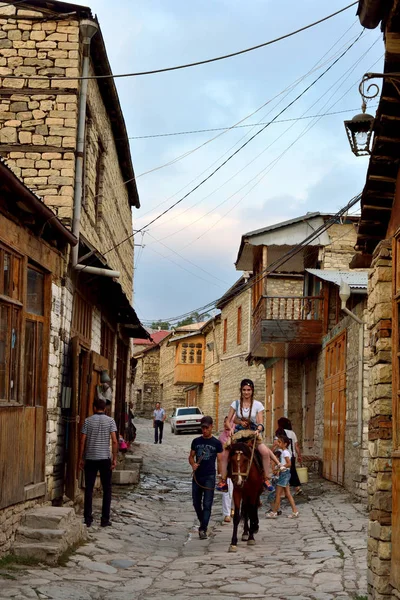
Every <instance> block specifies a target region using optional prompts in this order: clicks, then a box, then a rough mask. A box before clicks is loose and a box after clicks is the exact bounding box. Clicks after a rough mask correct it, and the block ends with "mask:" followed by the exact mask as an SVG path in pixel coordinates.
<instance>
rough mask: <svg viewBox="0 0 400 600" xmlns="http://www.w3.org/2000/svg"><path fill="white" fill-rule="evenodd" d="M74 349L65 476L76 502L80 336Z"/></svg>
mask: <svg viewBox="0 0 400 600" xmlns="http://www.w3.org/2000/svg"><path fill="white" fill-rule="evenodd" d="M71 347H72V392H71V412H70V416H69V419H68V422H67V433H66V436H67V470H66V475H65V493H66V495H67V496H68V498H70V499H71V500H75V496H76V490H77V480H76V470H77V466H78V448H79V446H78V431H79V429H78V426H79V423H78V420H79V416H78V415H79V411H78V406H79V404H78V402H79V399H78V397H79V354H80V351H81V347H80V344H79V339H78V336H74V337H73V338H72V340H71Z"/></svg>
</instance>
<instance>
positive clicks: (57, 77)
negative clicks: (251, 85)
mask: <svg viewBox="0 0 400 600" xmlns="http://www.w3.org/2000/svg"><path fill="white" fill-rule="evenodd" d="M356 4H358V0H357V1H356V2H352V3H351V4H348V5H347V6H344V7H343V8H341V9H340V10H337V11H336V12H334V13H331V14H330V15H327V16H326V17H323V18H322V19H319V20H318V21H314V22H313V23H309V24H308V25H305V26H304V27H300V28H299V29H296V30H295V31H292V32H290V33H286V34H285V35H281V36H279V37H277V38H274V39H273V40H269V41H268V42H263V43H261V44H257V45H256V46H251V47H250V48H245V49H244V50H238V51H236V52H231V53H229V54H224V55H222V56H216V57H214V58H208V59H205V60H199V61H196V62H192V63H187V64H183V65H176V66H174V67H164V68H162V69H153V70H150V71H137V72H134V73H120V74H118V75H113V74H107V75H88V76H86V77H82V76H78V77H63V76H61V75H51V76H37V75H33V76H28V77H26V76H25V77H20V76H17V75H10V76H7V79H10V78H14V77H18V78H19V79H26V80H28V79H29V80H31V81H32V80H39V79H40V80H47V79H51V80H53V81H56V80H63V81H81V80H83V79H97V80H98V79H118V78H123V77H124V78H125V77H139V76H142V75H155V74H158V73H166V72H168V71H178V70H181V69H188V68H190V67H197V66H199V65H205V64H209V63H213V62H217V61H221V60H225V59H227V58H233V57H234V56H239V55H240V54H246V53H248V52H252V51H253V50H258V49H259V48H264V47H265V46H270V45H272V44H275V43H277V42H280V41H282V40H285V39H287V38H289V37H292V36H294V35H297V34H298V33H301V32H302V31H306V30H307V29H311V28H312V27H315V26H316V25H320V24H321V23H323V22H324V21H328V20H329V19H332V18H333V17H336V16H337V15H339V14H340V13H342V12H344V11H346V10H348V9H349V8H351V7H352V6H355V5H356Z"/></svg>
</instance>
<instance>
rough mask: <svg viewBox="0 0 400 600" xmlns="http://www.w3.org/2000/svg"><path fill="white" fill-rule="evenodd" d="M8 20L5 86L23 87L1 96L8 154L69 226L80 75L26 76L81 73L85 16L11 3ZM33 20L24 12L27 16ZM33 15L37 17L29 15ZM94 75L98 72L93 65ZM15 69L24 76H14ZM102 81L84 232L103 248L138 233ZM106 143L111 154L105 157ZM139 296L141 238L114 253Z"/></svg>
mask: <svg viewBox="0 0 400 600" xmlns="http://www.w3.org/2000/svg"><path fill="white" fill-rule="evenodd" d="M3 13H4V14H5V13H6V14H8V15H9V16H8V17H5V16H4V17H2V18H0V77H2V79H0V87H3V88H7V89H8V90H9V89H11V90H13V89H14V90H15V93H9V92H7V93H6V94H5V95H2V97H1V99H0V155H1V156H3V157H4V158H5V159H6V160H7V164H8V165H9V166H10V167H11V168H12V170H13V171H14V172H15V173H16V175H18V177H20V178H21V179H22V181H23V182H24V183H25V184H26V185H27V186H28V187H29V188H30V189H32V190H34V191H36V192H37V193H38V194H39V195H40V196H41V197H42V198H43V200H44V202H45V203H46V204H47V205H48V206H49V207H50V208H51V209H52V210H53V211H54V212H55V214H56V215H57V216H58V217H59V218H60V219H61V220H62V221H63V222H64V223H65V224H66V225H68V226H70V225H71V222H72V211H73V195H74V177H75V150H76V139H77V116H78V92H79V90H78V87H79V83H78V81H73V80H68V81H63V80H62V79H60V80H52V81H50V80H48V81H47V80H41V81H33V80H26V79H24V78H23V76H24V75H25V76H31V75H57V76H60V77H62V76H66V77H72V76H74V75H79V74H80V69H81V41H80V37H79V22H78V21H77V20H76V19H73V18H71V19H70V20H68V19H62V20H59V21H51V20H46V21H45V22H35V18H36V19H39V18H42V16H43V15H42V13H41V12H40V11H32V10H29V11H26V10H24V9H22V8H19V7H13V6H9V7H6V8H3V9H2V14H3ZM24 16H25V17H27V18H25V19H24V18H23V17H24ZM28 17H29V18H28ZM90 74H93V70H91V72H90ZM7 75H13V76H14V75H17V76H21V78H17V79H11V78H7ZM109 110H110V107H106V106H105V105H104V103H103V100H102V97H101V94H100V90H99V87H98V84H97V82H96V81H90V82H89V88H88V119H87V131H86V149H85V181H84V192H85V194H84V198H83V210H82V220H81V231H82V233H83V234H84V235H85V236H86V238H87V239H88V240H89V242H91V243H92V244H93V245H94V246H95V247H96V248H97V249H99V250H100V251H101V252H105V251H107V250H109V249H110V248H111V247H112V246H113V245H114V243H116V242H120V241H121V240H122V239H125V238H127V237H129V236H130V235H131V234H132V216H131V209H130V206H129V202H128V191H127V188H126V186H125V185H124V182H123V176H122V173H121V170H120V166H119V160H118V155H117V150H116V147H115V142H114V139H113V133H112V128H111V122H110V119H109V117H108V112H109ZM100 144H101V146H102V148H103V149H104V152H103V154H102V157H101V161H100V160H99V156H98V153H99V151H100V150H99V149H100ZM107 262H108V263H109V265H110V267H111V268H112V269H115V270H118V271H120V272H121V278H120V282H121V285H122V288H123V290H124V292H125V294H126V295H127V297H128V298H129V299H132V293H133V292H132V289H133V285H132V281H133V270H132V265H133V238H132V239H131V240H129V241H127V242H125V243H124V244H122V245H121V246H119V247H118V248H117V249H115V250H112V251H111V252H109V253H107Z"/></svg>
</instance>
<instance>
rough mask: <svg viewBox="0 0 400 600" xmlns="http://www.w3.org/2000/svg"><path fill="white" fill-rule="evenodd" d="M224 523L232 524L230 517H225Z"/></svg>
mask: <svg viewBox="0 0 400 600" xmlns="http://www.w3.org/2000/svg"><path fill="white" fill-rule="evenodd" d="M223 522H224V523H230V522H231V518H230V517H229V516H228V515H226V517H224V520H223Z"/></svg>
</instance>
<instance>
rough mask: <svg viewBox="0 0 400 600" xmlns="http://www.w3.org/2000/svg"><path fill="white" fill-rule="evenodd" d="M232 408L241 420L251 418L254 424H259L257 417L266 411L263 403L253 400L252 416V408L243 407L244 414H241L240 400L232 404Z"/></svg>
mask: <svg viewBox="0 0 400 600" xmlns="http://www.w3.org/2000/svg"><path fill="white" fill-rule="evenodd" d="M231 408H233V410H234V411H235V412H236V416H237V417H238V418H239V419H248V418H249V417H250V420H251V421H253V423H257V415H258V413H259V412H261V411H262V410H264V405H263V404H261V402H259V401H258V400H253V406H252V407H251V415H250V414H249V413H250V407H248V408H244V407H243V414H242V413H241V411H240V400H234V401H233V402H232V404H231Z"/></svg>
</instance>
